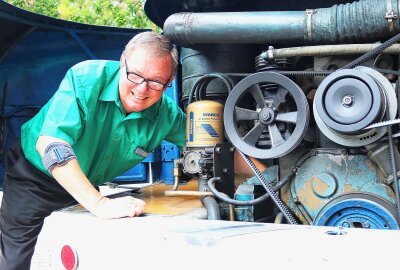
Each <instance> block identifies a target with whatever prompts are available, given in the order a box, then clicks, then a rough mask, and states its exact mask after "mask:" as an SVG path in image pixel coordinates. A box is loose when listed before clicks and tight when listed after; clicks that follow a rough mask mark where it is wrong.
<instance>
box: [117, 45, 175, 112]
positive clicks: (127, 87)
mask: <svg viewBox="0 0 400 270" xmlns="http://www.w3.org/2000/svg"><path fill="white" fill-rule="evenodd" d="M125 60H126V62H125ZM125 63H127V66H128V72H133V73H135V74H137V75H139V76H141V77H143V78H145V79H147V80H152V81H157V82H161V83H162V84H165V85H166V86H167V85H168V83H169V81H171V80H172V79H173V78H171V74H172V59H171V56H169V55H164V56H154V55H152V52H151V51H147V50H146V49H135V50H134V51H132V52H131V54H130V55H129V56H127V58H126V59H125V56H122V57H121V74H120V80H119V96H120V99H121V103H122V105H123V106H124V109H125V111H126V113H131V112H140V111H143V110H144V109H147V108H148V107H150V106H151V105H153V104H154V103H156V102H157V101H158V100H159V99H160V98H161V96H162V94H163V92H164V91H165V88H164V89H163V90H161V91H157V90H153V89H151V88H150V87H149V85H148V82H146V81H144V82H143V83H141V84H135V83H133V82H131V81H129V80H128V78H127V74H126V65H125Z"/></svg>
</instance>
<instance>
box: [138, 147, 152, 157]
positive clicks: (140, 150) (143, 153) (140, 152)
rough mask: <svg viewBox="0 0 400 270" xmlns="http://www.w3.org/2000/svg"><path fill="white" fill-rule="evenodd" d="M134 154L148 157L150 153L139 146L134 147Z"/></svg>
mask: <svg viewBox="0 0 400 270" xmlns="http://www.w3.org/2000/svg"><path fill="white" fill-rule="evenodd" d="M135 154H137V155H139V156H142V157H148V156H150V154H151V153H148V152H146V151H144V150H143V149H142V148H140V147H136V150H135Z"/></svg>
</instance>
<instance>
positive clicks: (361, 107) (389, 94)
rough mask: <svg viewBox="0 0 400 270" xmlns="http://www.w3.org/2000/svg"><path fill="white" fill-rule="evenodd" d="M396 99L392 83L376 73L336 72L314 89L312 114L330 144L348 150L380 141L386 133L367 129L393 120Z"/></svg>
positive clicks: (360, 70)
mask: <svg viewBox="0 0 400 270" xmlns="http://www.w3.org/2000/svg"><path fill="white" fill-rule="evenodd" d="M396 111H397V98H396V93H395V90H394V89H393V86H392V85H391V83H390V82H389V81H388V80H387V79H386V78H385V77H384V76H383V75H382V74H381V73H379V72H377V71H375V70H373V69H371V68H367V67H357V68H355V69H342V70H338V71H336V72H334V73H332V74H331V75H329V76H328V77H326V78H325V79H324V80H323V81H322V83H321V84H320V86H319V87H318V89H317V92H316V94H315V98H314V104H313V112H314V117H315V121H316V123H317V125H318V127H319V129H320V130H321V131H322V133H324V135H325V136H326V137H328V138H329V139H331V140H332V141H334V142H336V143H338V144H341V145H345V146H351V147H357V146H364V145H367V144H370V143H373V142H375V141H377V140H378V139H380V138H381V137H382V136H383V135H384V134H385V133H386V130H385V129H369V130H365V129H364V128H366V127H367V126H369V125H371V124H373V123H376V122H380V121H383V120H390V119H394V118H395V116H396Z"/></svg>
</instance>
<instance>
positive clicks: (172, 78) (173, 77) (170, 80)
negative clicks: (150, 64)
mask: <svg viewBox="0 0 400 270" xmlns="http://www.w3.org/2000/svg"><path fill="white" fill-rule="evenodd" d="M174 79H175V75H174V76H172V77H171V78H170V79H169V81H168V83H167V86H168V85H169V84H170V83H172V81H173V80H174Z"/></svg>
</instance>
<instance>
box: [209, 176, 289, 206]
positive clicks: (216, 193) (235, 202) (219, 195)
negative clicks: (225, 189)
mask: <svg viewBox="0 0 400 270" xmlns="http://www.w3.org/2000/svg"><path fill="white" fill-rule="evenodd" d="M294 174H295V172H294V171H293V172H292V173H290V174H288V175H286V176H285V177H284V178H283V179H282V180H281V181H279V182H278V184H276V185H275V186H274V187H273V190H274V192H276V191H278V190H280V189H281V188H282V187H283V186H284V185H285V184H286V183H288V182H289V181H290V180H291V179H292V177H293V176H294ZM216 181H221V178H220V177H213V178H210V180H208V182H207V186H208V188H209V189H210V191H211V192H212V193H213V194H214V196H215V197H217V198H218V199H219V200H221V201H223V202H226V203H229V204H232V205H236V206H251V205H257V204H259V203H261V202H263V201H265V200H266V199H268V198H269V194H268V193H265V194H264V195H262V196H261V197H258V198H257V199H254V200H250V201H239V200H235V199H231V198H229V197H227V196H226V195H225V194H223V193H221V192H219V191H218V190H217V189H216V188H215V186H214V183H215V182H216Z"/></svg>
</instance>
